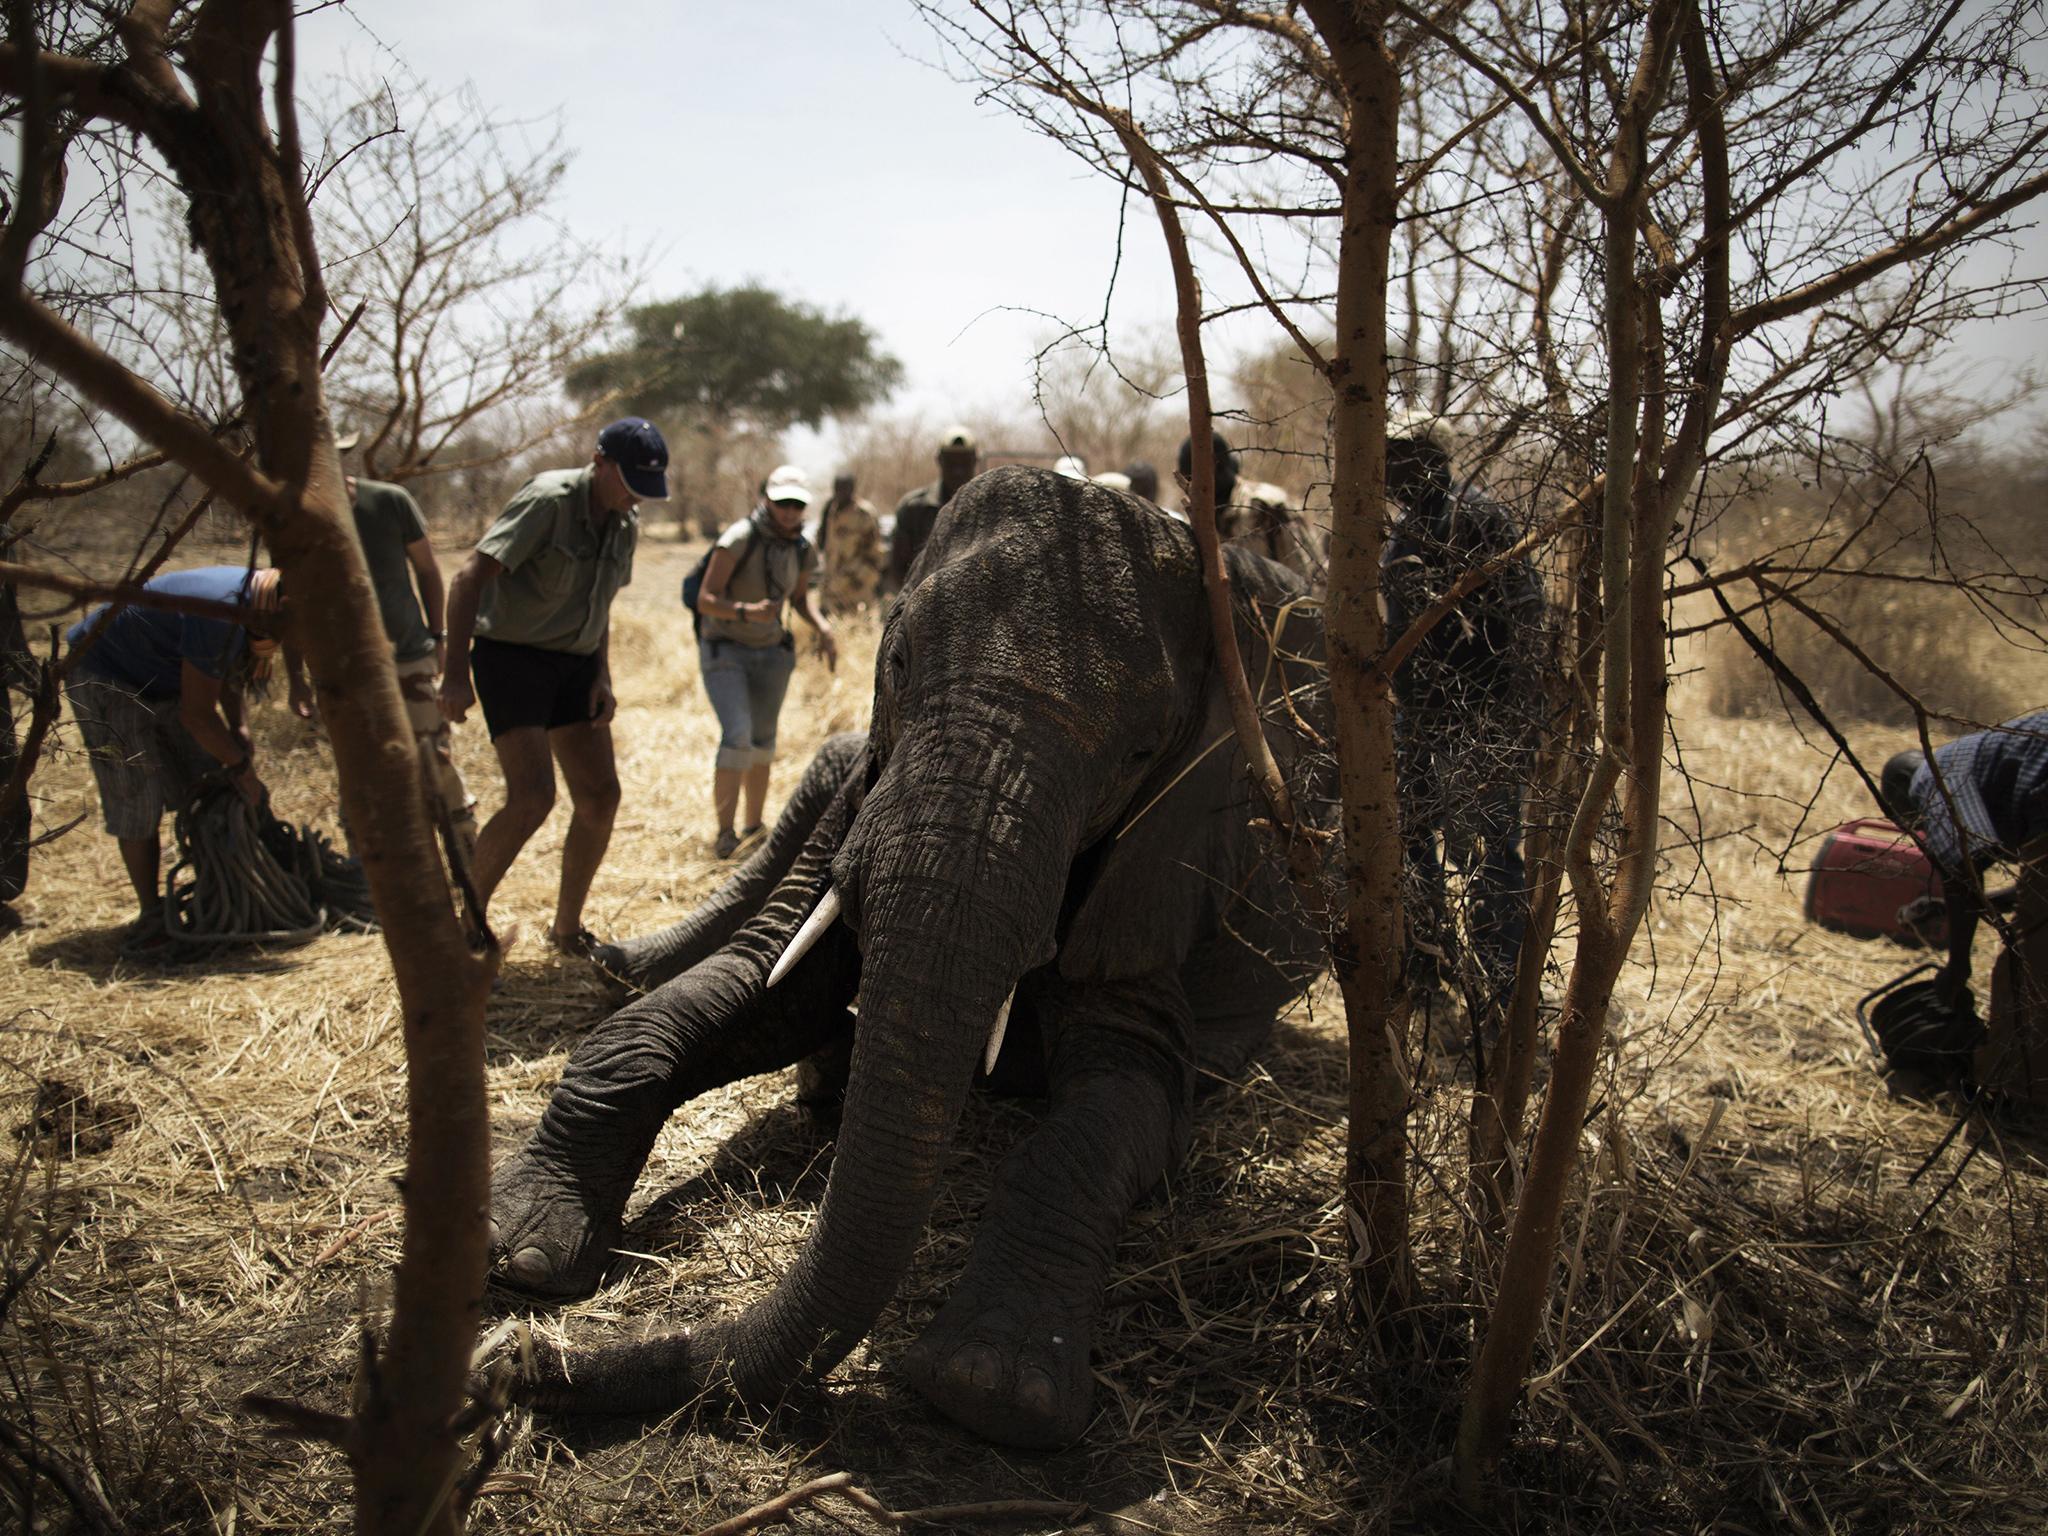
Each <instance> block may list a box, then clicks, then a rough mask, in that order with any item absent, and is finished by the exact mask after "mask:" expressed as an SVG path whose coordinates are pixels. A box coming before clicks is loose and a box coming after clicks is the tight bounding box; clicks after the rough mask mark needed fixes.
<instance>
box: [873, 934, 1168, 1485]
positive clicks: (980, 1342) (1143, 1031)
mask: <svg viewBox="0 0 2048 1536" xmlns="http://www.w3.org/2000/svg"><path fill="white" fill-rule="evenodd" d="M1038 1003H1039V1015H1040V1019H1041V1021H1042V1025H1043V1027H1044V1030H1045V1034H1046V1039H1047V1041H1048V1050H1049V1051H1050V1054H1051V1059H1050V1061H1049V1062H1048V1064H1047V1070H1048V1076H1049V1078H1050V1082H1051V1104H1050V1107H1049V1108H1048V1110H1047V1113H1046V1117H1045V1119H1044V1120H1043V1121H1042V1122H1041V1123H1040V1124H1039V1126H1038V1127H1037V1128H1036V1129H1035V1130H1034V1131H1033V1132H1032V1133H1031V1135H1030V1136H1029V1137H1028V1138H1027V1139H1026V1140H1025V1141H1024V1143H1023V1144H1022V1145H1021V1146H1019V1147H1018V1149H1017V1150H1016V1152H1015V1153H1013V1154H1012V1155H1011V1156H1010V1158H1009V1159H1008V1160H1007V1161H1006V1162H1005V1163H1004V1165H1003V1167H1002V1169H1001V1171H1000V1172H999V1173H998V1175H997V1178H996V1184H995V1188H994V1190H993V1191H992V1192H991V1193H990V1196H989V1203H988V1209H987V1211H986V1212H985V1213H984V1215H983V1217H982V1222H981V1227H980V1230H979V1232H978V1233H977V1235H976V1237H975V1242H974V1250H973V1253H972V1254H971V1255H970V1257H969V1259H968V1263H967V1271H966V1273H965V1274H964V1275H963V1276H962V1277H961V1280H960V1284H959V1286H958V1287H957V1288H956V1289H955V1291H954V1292H953V1295H952V1296H951V1298H950V1299H949V1300H948V1301H947V1303H946V1305H945V1306H944V1307H943V1308H942V1309H941V1310H940V1312H939V1314H938V1316H937V1317H936V1318H934V1319H933V1320H932V1323H931V1326H930V1327H929V1328H927V1329H926V1330H925V1333H924V1335H923V1337H921V1338H920V1339H919V1340H918V1341H917V1343H916V1345H915V1346H913V1348H912V1349H911V1352H910V1355H909V1358H908V1360H907V1362H906V1370H907V1371H908V1373H909V1375H910V1378H911V1381H912V1383H913V1384H914V1385H915V1386H916V1387H917V1389H918V1391H919V1392H921V1393H923V1394H924V1396H925V1397H926V1398H928V1399H929V1400H930V1401H931V1402H932V1403H933V1404H934V1405H935V1406H937V1407H938V1408H939V1409H940V1410H941V1411H943V1412H944V1413H946V1414H947V1415H948V1416H949V1417H951V1418H953V1419H955V1420H958V1421H959V1422H960V1423H962V1424H964V1425H966V1426H967V1427H968V1428H970V1429H972V1430H974V1431H975V1432H976V1433H977V1434H980V1435H982V1436H984V1437H986V1438H987V1439H990V1440H994V1441H998V1442H1000V1443H1002V1444H1005V1445H1016V1446H1023V1447H1027V1448H1032V1449H1043V1448H1051V1447H1055V1446H1061V1445H1065V1444H1068V1443H1069V1442H1071V1441H1073V1440H1075V1439H1077V1438H1079V1436H1080V1434H1081V1432H1082V1430H1083V1429H1085V1428H1086V1427H1087V1424H1088V1418H1089V1413H1090V1402H1091V1398H1092V1394H1093V1385H1094V1382H1093V1377H1092V1375H1091V1373H1090V1369H1089V1354H1090V1351H1091V1349H1092V1348H1093V1345H1094V1338H1095V1327H1096V1322H1097V1320H1098V1319H1099V1318H1100V1316H1101V1313H1102V1303H1103V1289H1104V1286H1105V1285H1106V1284H1107V1282H1108V1278H1109V1268H1110V1262H1111V1260H1112V1258H1113V1256H1114V1254H1115V1251H1116V1243H1117V1239H1118V1237H1119V1235H1120V1234H1121V1233H1122V1231H1123V1229H1124V1225H1125V1222H1126V1220H1127V1219H1128V1217H1129V1215H1130V1211H1131V1208H1132V1206H1134V1205H1135V1204H1136V1203H1137V1202H1138V1200H1139V1199H1140V1198H1141V1197H1142V1196H1143V1195H1144V1194H1145V1193H1146V1192H1147V1191H1148V1190H1150V1189H1152V1188H1153V1187H1154V1186H1155V1185H1157V1184H1158V1183H1159V1182H1160V1181H1161V1180H1162V1179H1163V1178H1164V1177H1165V1176H1166V1175H1167V1174H1168V1173H1169V1172H1170V1171H1171V1170H1172V1169H1173V1168H1174V1167H1175V1166H1176V1165H1177V1164H1178V1163H1179V1161H1180V1159H1181V1157H1182V1156H1183V1155H1184V1154H1185V1152H1186V1150H1187V1144H1188V1135H1189V1106H1190V1103H1191V1101H1192V1097H1193V1068H1192V1066H1191V1063H1190V1057H1189V1048H1188V1008H1187V1002H1186V999H1185V997H1184V995H1183V993H1182V990H1181V985H1180V981H1179V979H1178V977H1177V976H1174V975H1171V974H1165V975H1158V976H1148V977H1145V978H1142V979H1139V980H1131V981H1121V982H1114V983H1095V984H1090V985H1086V986H1081V985H1075V984H1073V983H1065V982H1058V981H1055V982H1052V983H1050V984H1048V985H1047V986H1046V987H1045V989H1044V991H1043V992H1042V993H1041V994H1040V997H1039V999H1038Z"/></svg>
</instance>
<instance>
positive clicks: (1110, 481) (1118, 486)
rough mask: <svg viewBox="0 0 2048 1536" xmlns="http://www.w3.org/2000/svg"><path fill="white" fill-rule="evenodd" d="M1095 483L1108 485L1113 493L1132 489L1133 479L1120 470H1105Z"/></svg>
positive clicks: (1096, 478)
mask: <svg viewBox="0 0 2048 1536" xmlns="http://www.w3.org/2000/svg"><path fill="white" fill-rule="evenodd" d="M1095 483H1096V484H1097V485H1106V486H1108V487H1109V488H1110V489H1111V490H1112V491H1128V490H1129V489H1130V488H1131V477H1130V476H1129V475H1127V474H1125V473H1124V472H1123V471H1122V470H1120V469H1105V470H1104V471H1103V472H1102V473H1101V474H1099V475H1097V476H1096V477H1095Z"/></svg>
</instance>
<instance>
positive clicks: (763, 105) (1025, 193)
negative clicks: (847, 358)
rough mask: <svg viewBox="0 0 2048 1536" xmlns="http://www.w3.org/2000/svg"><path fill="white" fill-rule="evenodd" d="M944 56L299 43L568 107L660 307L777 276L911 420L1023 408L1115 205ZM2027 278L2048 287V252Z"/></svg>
mask: <svg viewBox="0 0 2048 1536" xmlns="http://www.w3.org/2000/svg"><path fill="white" fill-rule="evenodd" d="M938 53H939V50H938V45H937V42H936V40H935V39H934V38H933V37H932V36H931V34H930V33H929V31H928V30H927V28H926V27H925V24H924V23H923V22H922V21H921V20H920V19H919V17H918V16H917V15H916V13H915V12H914V11H913V10H912V8H911V6H910V5H909V4H908V3H907V0H836V3H835V0H750V3H741V4H734V3H732V0H669V3H666V4H645V3H642V4H629V3H624V0H586V3H584V4H582V5H579V6H576V7H573V8H571V7H564V6H562V5H560V4H556V3H547V0H490V3H488V4H485V3H479V0H348V4H347V5H346V6H344V7H336V8H330V9H325V10H318V11H315V12H314V13H313V14H311V15H310V16H308V17H307V18H306V19H305V20H304V22H303V23H302V31H301V43H300V58H301V62H300V77H301V82H302V86H303V87H305V88H307V89H309V90H314V91H317V90H318V89H319V82H320V78H321V77H323V76H332V75H334V74H336V73H339V72H341V71H343V70H346V71H348V72H349V73H350V74H351V75H353V76H355V77H358V78H367V79H377V78H382V79H385V80H388V81H389V83H390V85H391V87H392V89H393V91H394V92H395V94H396V96H397V99H398V101H399V103H400V107H401V111H402V110H403V107H404V104H405V102H406V101H407V99H408V97H409V96H417V94H418V93H420V92H422V91H426V92H428V93H432V94H439V93H442V92H445V91H447V90H450V89H453V88H455V87H456V86H459V85H460V84H462V83H463V82H464V81H468V82H471V83H472V84H473V85H474V87H475V89H476V90H477V92H478V93H479V94H480V95H481V97H482V98H483V100H484V102H485V104H486V105H487V107H488V108H489V109H490V110H492V111H493V112H496V113H506V114H513V115H524V116H532V117H543V116H547V115H549V114H553V113H556V112H559V113H560V114H561V118H562V125H563V129H564V135H565V139H566V141H567V144H568V146H569V147H570V148H571V149H572V150H573V151H575V154H576V160H575V163H574V166H573V168H572V170H571V173H570V177H569V182H568V190H567V192H566V195H565V198H564V201H563V203H562V204H561V206H560V208H559V211H560V212H561V213H563V214H565V215H566V216H567V217H568V218H569V219H570V220H571V221H572V222H573V224H574V225H575V226H576V227H577V228H578V229H580V230H582V231H584V232H585V233H587V234H589V235H591V236H593V237H599V238H603V239H608V240H613V241H615V242H617V243H618V244H619V245H620V246H622V247H624V248H630V249H651V250H652V252H653V253H654V268H653V272H652V274H651V276H650V279H649V282H648V284H647V286H646V289H645V290H644V293H643V297H645V298H646V299H650V300H652V299H660V298H670V297H675V296H679V295H681V294H685V293H688V292H691V291H694V290H696V289H699V288H702V287H705V286H707V285H712V284H717V285H720V286H730V285H733V284H737V283H742V282H746V281H750V280H758V281H760V282H763V283H765V284H767V285H768V286H770V287H772V288H774V289H776V290H778V291H779V292H781V293H783V294H784V295H786V296H788V297H790V298H793V299H797V300H801V301H803V302H806V303H809V304H811V305H814V306H817V307H819V308H821V309H824V310H827V311H832V312H845V313H849V314H852V315H855V316H857V317H859V318H860V319H862V320H863V321H865V322H866V323H867V324H868V325H869V326H870V327H871V328H872V329H873V330H874V331H875V332H877V333H878V335H879V337H880V339H881V342H882V345H883V346H884V347H885V348H886V349H887V350H888V351H890V352H891V353H893V354H894V355H895V356H896V357H897V358H898V359H900V360H901V362H902V363H903V365H904V368H905V375H906V379H905V388H904V390H903V391H902V392H901V393H900V394H899V395H898V396H897V397H896V400H895V402H894V405H895V407H897V408H909V409H912V410H915V411H918V412H921V413H922V414H924V415H926V416H928V417H930V418H931V419H933V420H934V421H940V420H944V419H946V418H948V417H950V416H953V415H956V414H959V415H969V414H974V413H976V412H977V411H978V410H980V409H984V408H985V409H987V410H990V411H994V412H1000V413H1004V414H1008V413H1011V412H1015V411H1017V410H1019V409H1021V408H1022V406H1023V405H1024V404H1025V402H1026V401H1027V400H1028V381H1029V379H1030V374H1031V357H1032V354H1033V352H1034V351H1035V350H1036V347H1037V346H1038V345H1039V344H1040V343H1041V342H1042V341H1043V340H1044V339H1045V338H1046V337H1047V336H1048V335H1050V334H1051V333H1052V332H1053V331H1054V330H1055V329H1056V320H1055V319H1054V318H1053V317H1057V319H1058V320H1060V321H1068V322H1080V323H1088V322H1091V321H1093V320H1094V319H1095V318H1097V317H1098V316H1099V314H1100V312H1101V310H1102V307H1103V302H1104V294H1105V292H1106V290H1107V287H1108V284H1109V279H1110V274H1111V271H1112V267H1113V265H1114V261H1115V240H1116V231H1117V225H1118V217H1119V194H1118V191H1117V189H1116V188H1114V187H1113V186H1111V185H1110V184H1109V183H1108V181H1107V180H1106V179H1104V178H1102V177H1100V176H1098V175H1095V174H1094V173H1092V172H1090V171H1089V170H1088V169H1087V168H1086V167H1084V166H1083V165H1081V164H1080V163H1079V162H1078V161H1076V160H1074V159H1073V158H1072V157H1070V156H1068V155H1066V154H1064V153H1063V152H1062V151H1060V150H1059V149H1058V148H1056V147H1055V146H1054V145H1052V144H1051V143H1050V142H1048V141H1046V140H1045V139H1043V138H1040V137H1039V136H1037V135H1036V134H1034V133H1032V132H1031V131H1030V130H1029V129H1028V128H1026V127H1025V126H1024V125H1023V124H1022V123H1021V122H1019V121H1018V120H1017V119H1015V118H1013V117H1011V116H1010V115H1009V114H1007V113H1005V112H1003V111H1002V110H1000V109H999V108H996V107H993V106H987V105H982V104H979V103H977V102H976V100H975V97H974V91H973V89H972V87H970V86H968V85H965V84H962V83H959V82H957V81H954V80H952V79H949V78H947V77H946V75H945V74H943V73H942V72H940V70H938V69H937V68H934V67H932V65H931V64H930V63H929V62H927V61H930V60H934V59H936V58H937V56H938ZM1130 213H1131V217H1130V223H1129V229H1128V231H1127V235H1126V239H1125V250H1124V253H1123V263H1122V268H1121V271H1120V273H1119V275H1118V278H1117V284H1118V287H1117V293H1118V298H1117V304H1116V308H1115V310H1114V311H1113V313H1112V326H1113V331H1112V335H1113V339H1114V340H1117V341H1119V342H1121V343H1129V342H1132V341H1138V340H1142V339H1144V338H1145V337H1146V336H1148V335H1158V334H1160V333H1162V332H1163V331H1164V330H1165V328H1166V326H1167V325H1168V324H1169V323H1170V320H1171V314H1172V288H1171V281H1170V278H1169V276H1168V274H1167V270H1166V263H1165V258H1164V255H1163V253H1162V250H1161V245H1160V239H1159V233H1158V229H1157V226H1156V224H1155V223H1154V222H1153V221H1152V218H1151V215H1150V212H1149V210H1147V209H1144V208H1142V207H1137V206H1133V208H1132V209H1131V210H1130ZM2003 261H2004V258H2003V257H1997V258H1990V257H1987V258H1985V259H1984V260H1982V261H1980V263H1979V264H1978V266H1977V267H1976V269H1975V270H1976V271H1977V273H1978V274H1979V275H1980V276H1982V275H1987V274H1991V273H1994V272H1996V271H1998V270H2000V268H2001V267H2002V264H2003ZM1994 262H1995V263H1996V265H1994ZM2016 270H2018V271H2019V272H2021V273H2023V274H2029V275H2033V276H2037V277H2039V276H2048V245H2044V242H2043V238H2042V234H2041V231H2039V230H2034V231H2032V232H2029V233H2028V234H2026V235H2025V236H2023V237H2022V242H2021V253H2020V256H2019V258H2018V261H2017V267H2016ZM1958 349H1959V353H1960V354H1961V355H1963V356H1965V357H1967V358H1968V359H1969V361H1970V365H1971V374H1970V378H1971V382H1972V383H1973V384H1975V385H1976V386H1977V387H1979V388H1981V389H1983V390H1985V391H1990V390H1992V389H1995V388H1996V385H1997V383H1998V381H1999V379H2000V378H2001V377H2002V376H2005V375H2009V374H2010V372H2011V370H2012V369H2013V368H2015V367H2018V366H2024V365H2027V364H2035V365H2038V364H2039V363H2040V362H2041V360H2042V357H2043V354H2044V353H2048V321H2043V320H2039V319H2027V320H2021V321H2006V322H2001V323H1999V324H1996V325H1990V324H1987V325H1983V326H1980V327H1978V328H1977V329H1976V330H1975V331H1974V332H1973V333H1972V334H1970V335H1968V336H1966V337H1962V338H1959V339H1958Z"/></svg>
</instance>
